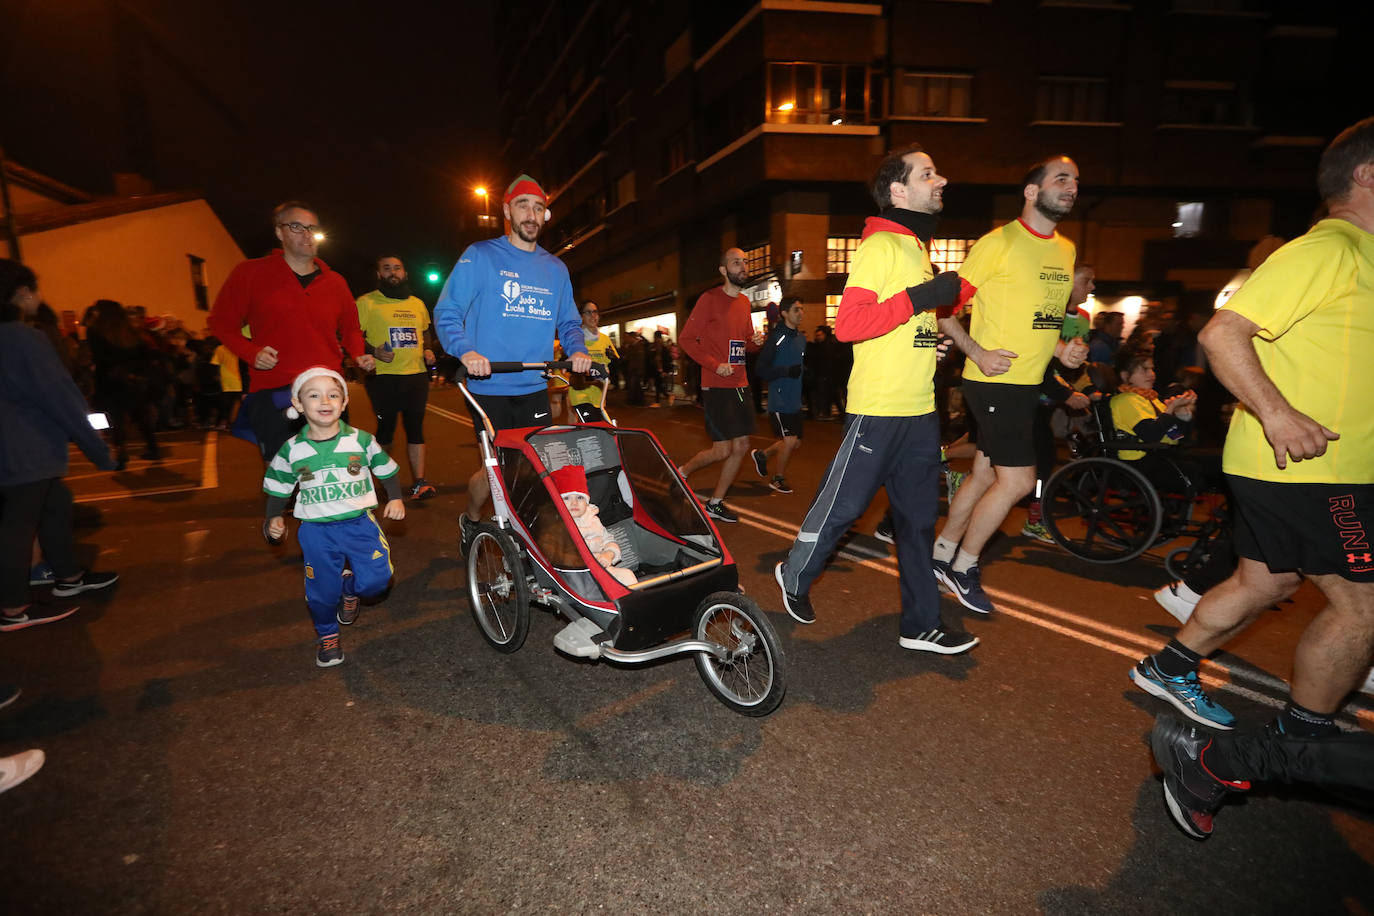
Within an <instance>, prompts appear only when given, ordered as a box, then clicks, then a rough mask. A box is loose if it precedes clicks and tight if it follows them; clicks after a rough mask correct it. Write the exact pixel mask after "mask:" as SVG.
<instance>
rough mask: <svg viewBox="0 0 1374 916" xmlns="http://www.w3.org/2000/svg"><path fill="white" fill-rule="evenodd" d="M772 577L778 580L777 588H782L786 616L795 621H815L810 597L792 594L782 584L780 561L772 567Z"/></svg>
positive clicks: (814, 611)
mask: <svg viewBox="0 0 1374 916" xmlns="http://www.w3.org/2000/svg"><path fill="white" fill-rule="evenodd" d="M773 578H774V579H777V580H778V588H780V589H782V606H783V607H785V608H787V616H788V617H791V618H792V619H793V620H795V621H796V622H797V623H815V622H816V609H815V608H813V607H812V606H811V598H810V597H809V596H807V595H794V594H792V593H791V592H789V591H788V590H787V586H785V585H783V584H782V564H781V563H779V564H778V565H777V566H775V567H773Z"/></svg>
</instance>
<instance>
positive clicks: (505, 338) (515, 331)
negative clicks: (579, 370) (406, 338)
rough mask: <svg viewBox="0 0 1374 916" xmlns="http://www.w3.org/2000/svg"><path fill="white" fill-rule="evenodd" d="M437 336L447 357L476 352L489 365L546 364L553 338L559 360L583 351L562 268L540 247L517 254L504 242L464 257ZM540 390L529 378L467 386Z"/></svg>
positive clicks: (443, 303)
mask: <svg viewBox="0 0 1374 916" xmlns="http://www.w3.org/2000/svg"><path fill="white" fill-rule="evenodd" d="M434 330H435V333H437V334H438V335H439V342H440V343H442V344H443V345H444V349H445V350H446V351H447V352H448V354H449V355H450V356H456V357H460V358H461V357H462V355H463V354H464V353H467V352H469V351H473V350H475V351H476V352H478V353H480V354H482V355H483V356H485V357H486V358H487V359H488V360H490V361H492V362H539V361H544V360H550V359H553V340H554V333H555V331H556V332H557V335H558V339H559V340H560V341H562V343H563V352H564V353H567V354H569V355H570V356H571V354H574V353H586V352H587V345H586V343H585V342H584V340H583V337H582V316H581V315H579V314H578V313H577V304H576V303H575V302H573V294H572V282H571V281H570V280H569V279H568V268H567V266H565V265H564V264H563V262H562V261H560V260H558V258H555V257H554V256H553V255H551V254H549V253H548V252H547V251H545V250H544V249H543V248H535V249H534V251H522V250H521V249H519V248H516V247H515V246H514V245H512V244H511V243H510V239H509V238H508V237H506V236H504V235H503V236H501V237H500V238H497V239H487V240H486V241H484V242H477V243H475V244H473V245H470V246H468V249H467V251H464V252H463V256H462V257H460V258H459V259H458V263H457V264H455V265H454V266H453V272H452V273H451V274H449V277H448V282H447V283H445V284H444V291H443V292H441V293H440V294H439V301H438V302H437V303H436V304H435V306H434ZM544 387H545V382H544V379H543V377H542V376H541V375H540V374H539V373H538V372H534V371H529V372H511V373H503V374H499V375H493V376H492V377H491V378H488V379H470V380H469V381H468V388H469V390H471V391H472V392H474V393H476V394H497V395H519V394H532V393H533V392H536V391H540V390H541V389H543V388H544Z"/></svg>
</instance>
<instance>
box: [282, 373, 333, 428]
mask: <svg viewBox="0 0 1374 916" xmlns="http://www.w3.org/2000/svg"><path fill="white" fill-rule="evenodd" d="M321 375H327V376H329V377H330V378H332V379H333V380H334V381H336V382H338V383H339V390H340V391H342V392H343V406H344V407H347V406H348V384H347V383H346V382H345V381H344V377H343V376H342V375H340V374H339V373H337V372H335V371H334V370H333V369H330V368H328V367H327V366H311V367H310V368H309V369H306V370H305V371H304V372H302V373H301V374H300V375H298V376H296V380H295V381H294V382H292V383H291V400H293V401H299V400H300V399H301V389H302V388H304V387H305V383H306V382H308V381H310V380H311V379H312V378H319V377H320V376H321ZM286 415H287V416H288V417H290V418H291V419H293V420H294V419H296V418H297V417H299V416H300V415H301V412H300V411H299V410H297V409H296V408H295V405H292V406H291V407H288V408H286Z"/></svg>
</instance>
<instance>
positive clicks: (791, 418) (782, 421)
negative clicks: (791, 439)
mask: <svg viewBox="0 0 1374 916" xmlns="http://www.w3.org/2000/svg"><path fill="white" fill-rule="evenodd" d="M802 417H803V414H802V413H800V412H798V413H769V414H768V419H769V420H772V421H773V432H774V433H776V434H777V436H778V438H779V439H785V438H787V437H788V436H796V437H797V438H798V439H800V438H801V437H802Z"/></svg>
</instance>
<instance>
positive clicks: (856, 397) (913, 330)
mask: <svg viewBox="0 0 1374 916" xmlns="http://www.w3.org/2000/svg"><path fill="white" fill-rule="evenodd" d="M932 276H934V271H933V270H932V269H931V266H930V256H929V255H928V254H927V253H926V249H925V246H924V245H922V244H921V241H920V239H918V238H916V236H915V235H913V234H912V233H911V231H910V230H909V229H906V228H904V227H903V226H901V225H899V224H897V223H894V222H892V221H890V220H886V219H883V218H882V217H878V216H870V217H869V218H868V220H867V221H866V222H865V223H864V234H863V238H862V240H861V241H860V242H859V247H858V248H856V249H854V256H853V260H852V261H851V262H850V269H849V281H848V282H847V283H846V284H845V287H844V295H843V296H842V297H841V299H840V307H839V312H838V314H837V315H836V316H835V334H836V336H837V337H838V338H839V339H840V340H843V341H849V340H852V341H855V343H854V369H853V371H852V372H851V373H850V375H849V397H848V401H847V403H846V405H845V411H846V412H847V413H852V414H863V415H865V416H871V417H919V416H923V415H924V414H928V413H930V412H931V411H933V410H934V409H935V344H936V341H937V339H938V338H939V331H938V330H937V328H936V324H935V310H934V309H931V310H929V311H922V312H919V313H917V314H914V315H913V314H911V308H912V306H911V300H910V298H908V296H907V292H906V291H907V288H908V287H911V286H919V285H920V284H922V283H924V282H926V281H927V280H929V279H930V278H931V277H932ZM894 315H895V316H897V317H896V318H893V317H892V316H894ZM879 316H886V317H879ZM897 321H900V323H897ZM894 324H895V326H894ZM874 328H877V329H879V330H880V331H881V333H878V334H877V336H870V334H871V333H873V329H874ZM882 329H890V330H882ZM1042 374H1043V373H1042Z"/></svg>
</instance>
